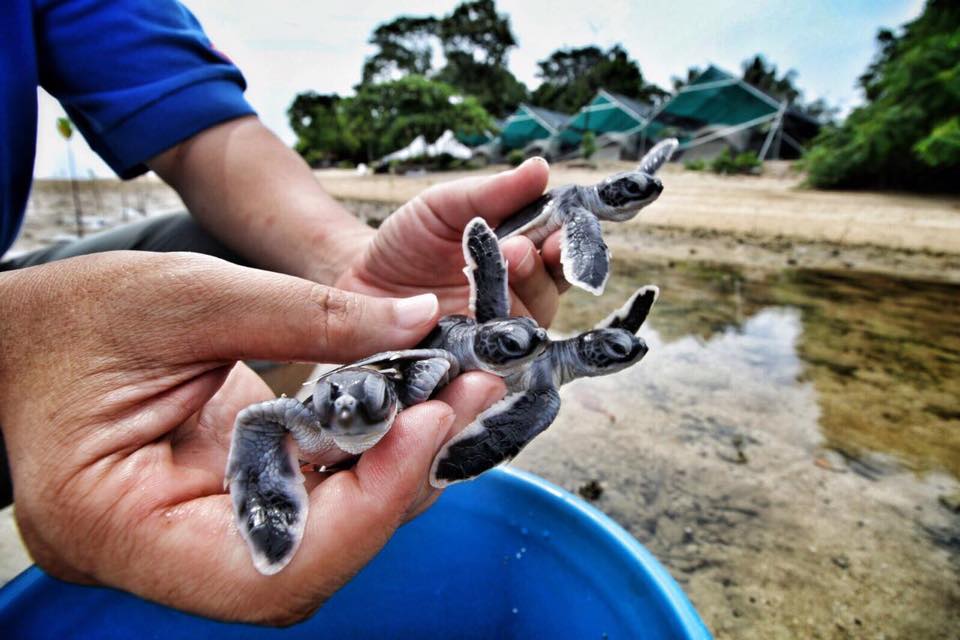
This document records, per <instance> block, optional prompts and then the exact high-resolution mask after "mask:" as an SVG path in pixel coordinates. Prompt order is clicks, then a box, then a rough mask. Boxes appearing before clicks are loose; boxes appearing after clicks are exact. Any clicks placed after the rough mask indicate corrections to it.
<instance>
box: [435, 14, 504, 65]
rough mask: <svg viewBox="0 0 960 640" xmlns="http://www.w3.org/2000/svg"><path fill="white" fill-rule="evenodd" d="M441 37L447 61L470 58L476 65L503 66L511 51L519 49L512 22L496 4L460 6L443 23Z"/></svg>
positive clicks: (441, 23)
mask: <svg viewBox="0 0 960 640" xmlns="http://www.w3.org/2000/svg"><path fill="white" fill-rule="evenodd" d="M439 33H440V40H441V41H442V42H443V53H444V55H445V56H446V57H447V60H448V61H449V59H450V57H451V55H452V54H467V55H470V56H471V57H473V58H474V60H475V61H476V62H481V63H484V64H488V65H494V66H504V65H506V63H507V54H508V53H509V51H510V49H512V48H514V47H515V46H517V40H516V38H515V37H514V35H513V30H512V29H511V28H510V19H509V18H508V17H507V16H506V15H504V14H500V13H497V6H496V3H495V2H494V1H493V0H471V1H468V2H462V3H460V4H459V5H457V7H456V8H455V9H454V10H453V12H452V13H451V14H450V15H448V16H446V17H445V18H443V19H442V20H440V32H439Z"/></svg>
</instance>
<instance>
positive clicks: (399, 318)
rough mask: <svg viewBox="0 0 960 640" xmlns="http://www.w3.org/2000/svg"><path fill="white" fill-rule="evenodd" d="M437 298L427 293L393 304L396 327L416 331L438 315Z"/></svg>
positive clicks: (402, 299)
mask: <svg viewBox="0 0 960 640" xmlns="http://www.w3.org/2000/svg"><path fill="white" fill-rule="evenodd" d="M438 308H439V302H437V296H435V295H433V294H432V293H425V294H423V295H420V296H414V297H412V298H401V299H399V300H397V301H395V302H394V303H393V311H394V314H395V315H396V319H395V322H396V325H397V326H398V327H400V328H401V329H416V328H417V327H420V326H422V325H425V324H427V323H428V322H430V321H431V320H433V318H434V316H436V315H437V309H438Z"/></svg>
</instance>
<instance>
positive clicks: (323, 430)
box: [224, 349, 457, 575]
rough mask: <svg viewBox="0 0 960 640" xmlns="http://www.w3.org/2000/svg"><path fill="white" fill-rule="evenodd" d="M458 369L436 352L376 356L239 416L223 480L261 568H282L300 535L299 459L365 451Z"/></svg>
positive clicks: (327, 461) (320, 461)
mask: <svg viewBox="0 0 960 640" xmlns="http://www.w3.org/2000/svg"><path fill="white" fill-rule="evenodd" d="M456 368H457V362H456V358H454V357H453V355H451V354H450V353H449V352H447V351H444V350H442V349H409V350H406V351H391V352H386V353H381V354H377V355H376V356H372V357H370V358H367V359H365V360H361V361H359V362H356V363H353V364H351V365H347V366H344V367H340V368H338V369H334V370H333V371H331V372H329V373H327V374H325V375H324V376H322V377H320V378H319V379H318V380H317V381H316V386H315V387H314V389H313V394H312V395H311V396H310V397H309V398H307V399H306V400H304V401H303V402H301V401H299V400H296V399H294V398H285V397H284V398H277V399H275V400H268V401H266V402H260V403H258V404H254V405H251V406H249V407H247V408H246V409H244V410H243V411H241V412H240V413H239V414H237V420H236V424H235V426H234V430H233V439H232V442H231V444H230V453H229V455H228V462H227V471H226V477H225V480H224V484H225V485H227V486H228V487H229V489H230V495H231V498H232V500H233V508H234V514H235V516H236V521H237V527H238V528H239V530H240V534H241V535H242V536H243V538H244V540H246V542H247V545H248V547H249V548H250V553H251V555H252V556H253V564H254V566H256V568H257V570H258V571H260V573H263V574H266V575H270V574H274V573H276V572H278V571H280V570H281V569H283V567H285V566H286V565H287V563H288V562H290V559H291V558H292V557H293V554H294V553H295V552H296V550H297V547H298V546H299V544H300V540H301V538H302V537H303V527H304V524H305V523H306V520H307V505H308V498H307V491H306V489H305V488H304V486H303V480H304V478H303V475H302V474H301V473H300V463H299V460H300V459H303V460H305V461H307V462H310V463H313V464H316V465H323V466H327V465H333V464H336V463H338V462H341V461H343V460H345V459H347V458H349V457H351V456H352V455H356V454H359V453H362V452H363V451H366V450H367V449H369V448H370V447H372V446H373V445H375V444H376V443H377V442H379V441H380V439H381V438H383V436H384V435H386V433H387V431H389V429H390V427H391V426H392V425H393V420H394V418H395V417H396V415H397V413H398V412H399V411H400V410H401V409H402V408H403V407H407V406H410V405H414V404H417V403H420V402H423V401H425V400H427V399H428V398H429V397H430V396H431V395H432V394H433V392H434V391H435V390H436V389H437V388H438V387H441V386H443V385H444V384H445V383H446V382H447V381H448V380H449V379H450V378H451V377H452V376H451V372H452V371H455V370H456ZM288 434H289V435H291V436H293V438H292V440H291V439H290V438H288V437H287V435H288Z"/></svg>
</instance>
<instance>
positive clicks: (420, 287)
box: [336, 159, 559, 326]
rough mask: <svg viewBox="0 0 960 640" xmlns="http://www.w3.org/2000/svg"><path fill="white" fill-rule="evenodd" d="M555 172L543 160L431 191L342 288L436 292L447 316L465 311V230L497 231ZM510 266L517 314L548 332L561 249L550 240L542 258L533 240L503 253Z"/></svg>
mask: <svg viewBox="0 0 960 640" xmlns="http://www.w3.org/2000/svg"><path fill="white" fill-rule="evenodd" d="M547 175H548V169H547V166H546V163H544V162H543V161H542V160H539V159H537V160H533V161H528V162H526V163H524V164H523V165H522V166H520V167H518V168H517V169H515V170H513V171H507V172H504V173H501V174H497V175H495V176H484V177H471V178H465V179H461V180H456V181H452V182H447V183H442V184H438V185H435V186H434V187H432V188H430V189H427V190H426V191H424V192H423V193H422V194H421V195H419V196H417V197H415V198H414V199H413V200H411V201H409V202H407V203H406V204H405V205H403V206H402V207H400V208H399V209H398V210H397V211H396V212H395V213H393V214H392V215H391V216H389V217H388V218H387V220H386V221H385V222H384V223H383V225H382V226H381V227H380V229H379V230H378V232H377V234H376V235H375V236H374V237H373V240H372V241H371V242H370V243H369V245H368V246H367V248H366V250H365V251H364V252H363V253H362V254H361V255H360V256H358V258H357V260H356V261H355V262H354V263H353V264H351V265H350V266H349V268H348V269H347V270H346V271H345V272H344V273H343V275H342V276H341V277H340V278H339V279H338V281H337V283H336V286H338V287H341V288H344V289H348V290H352V291H357V292H360V293H367V294H370V295H388V296H409V295H415V294H417V293H422V292H423V291H431V292H433V293H436V294H437V297H438V298H439V301H440V312H441V314H449V313H464V312H465V311H466V308H467V303H468V300H469V287H468V285H467V279H466V277H465V276H464V275H463V267H464V261H463V249H462V246H461V241H462V236H463V229H464V227H465V226H466V225H467V223H468V222H469V221H470V220H471V219H473V218H474V217H477V216H481V217H483V218H485V219H486V220H487V221H488V222H490V223H491V224H492V225H494V226H495V225H496V224H497V223H498V222H500V221H501V220H503V219H504V218H506V217H507V216H509V215H510V214H511V213H514V212H515V211H517V210H518V209H520V208H521V207H523V206H524V205H526V204H528V203H530V202H531V201H533V200H534V199H535V198H537V197H538V196H539V195H540V194H542V193H543V190H544V188H545V187H546V183H547ZM503 251H504V255H505V257H506V259H507V261H508V262H509V265H510V267H509V268H510V272H509V282H510V287H511V291H512V298H513V312H514V313H515V314H517V315H529V316H532V317H533V318H535V319H536V320H537V321H538V322H539V323H540V324H541V325H544V326H547V325H549V323H550V321H551V320H552V319H553V316H554V314H555V313H556V310H557V304H558V301H559V297H558V296H559V293H558V287H557V284H556V282H555V280H554V278H553V276H551V275H550V274H551V272H556V271H558V269H557V265H558V264H559V244H558V242H556V241H554V242H548V243H546V245H545V247H544V252H543V255H542V256H541V254H540V253H539V252H538V251H537V250H536V249H535V248H534V246H533V244H532V243H531V242H530V241H529V240H528V239H526V238H523V237H519V238H513V239H511V240H509V241H507V242H506V243H504V247H503Z"/></svg>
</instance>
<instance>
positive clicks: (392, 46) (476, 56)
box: [361, 0, 529, 117]
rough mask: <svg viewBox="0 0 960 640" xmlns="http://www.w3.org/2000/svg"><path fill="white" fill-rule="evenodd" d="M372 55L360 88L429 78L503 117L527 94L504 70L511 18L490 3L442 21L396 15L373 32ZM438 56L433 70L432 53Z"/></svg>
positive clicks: (470, 5)
mask: <svg viewBox="0 0 960 640" xmlns="http://www.w3.org/2000/svg"><path fill="white" fill-rule="evenodd" d="M370 44H372V45H374V46H376V47H377V52H376V53H375V54H374V55H372V56H370V57H369V58H367V59H366V61H365V62H364V66H363V80H362V82H361V84H362V85H365V84H377V83H380V82H385V81H389V80H395V79H397V78H398V77H402V76H404V75H407V74H414V75H421V76H425V77H430V78H432V79H434V80H438V81H440V82H444V83H446V84H449V85H451V86H454V87H456V88H458V89H460V90H461V91H462V92H464V93H466V94H468V95H472V96H474V97H476V98H477V100H479V101H480V104H481V105H483V107H484V108H485V109H486V110H487V111H489V112H490V113H493V114H494V115H496V116H498V117H503V116H506V115H508V114H509V113H510V112H512V111H513V110H515V109H516V108H517V105H519V104H520V103H521V102H523V101H525V100H526V99H527V97H528V95H529V92H528V91H527V87H526V86H525V85H524V84H523V83H522V82H520V81H519V80H517V78H516V77H515V76H514V75H513V74H512V73H510V70H509V69H508V68H507V57H508V54H509V52H510V50H511V49H513V48H514V47H516V46H517V41H516V37H515V36H514V35H513V31H512V29H511V27H510V19H509V18H508V17H507V16H506V15H504V14H500V13H497V8H496V4H495V2H494V1H493V0H470V1H468V2H462V3H461V4H459V5H458V6H457V7H456V8H454V10H453V11H452V12H451V13H450V14H448V15H446V16H443V17H441V18H437V17H433V16H426V17H413V16H401V17H399V18H396V19H395V20H392V21H391V22H388V23H384V24H382V25H380V26H378V27H377V28H376V30H374V32H373V35H371V37H370ZM437 49H439V50H440V51H441V52H442V53H443V58H442V59H443V63H442V65H441V66H440V67H439V69H435V68H434V65H433V62H434V51H435V50H437Z"/></svg>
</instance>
